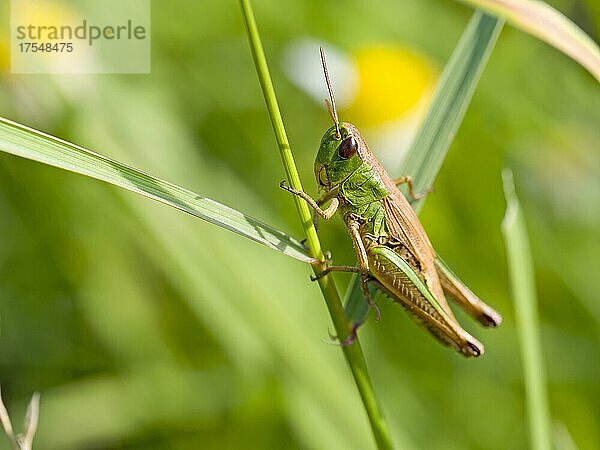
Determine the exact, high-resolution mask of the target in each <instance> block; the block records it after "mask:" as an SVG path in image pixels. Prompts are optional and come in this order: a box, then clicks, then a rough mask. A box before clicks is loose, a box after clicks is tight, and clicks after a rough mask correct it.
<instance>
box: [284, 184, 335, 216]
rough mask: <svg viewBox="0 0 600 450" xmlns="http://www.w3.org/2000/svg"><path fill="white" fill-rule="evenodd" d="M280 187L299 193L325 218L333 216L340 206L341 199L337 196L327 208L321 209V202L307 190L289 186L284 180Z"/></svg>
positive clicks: (295, 193)
mask: <svg viewBox="0 0 600 450" xmlns="http://www.w3.org/2000/svg"><path fill="white" fill-rule="evenodd" d="M279 187H281V189H284V190H286V191H288V192H291V193H292V194H294V195H297V196H298V197H300V198H301V199H303V200H304V201H305V202H306V203H308V205H309V206H310V207H311V208H312V209H314V210H315V212H316V213H317V214H318V215H319V216H321V217H322V218H323V219H325V220H329V219H331V216H333V215H334V214H335V212H336V211H337V209H338V206H340V201H339V200H338V199H337V198H334V199H332V200H331V204H330V205H329V206H328V207H327V208H326V209H321V207H320V206H319V204H318V203H317V202H316V201H315V200H314V199H313V198H312V197H311V196H310V195H308V194H307V193H306V192H303V191H299V190H298V189H294V188H293V187H290V186H287V185H286V184H285V181H282V182H281V183H279ZM324 197H325V196H324ZM319 200H321V199H319ZM326 200H327V199H324V200H322V202H325V201H326Z"/></svg>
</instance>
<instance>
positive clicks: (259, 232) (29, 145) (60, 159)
mask: <svg viewBox="0 0 600 450" xmlns="http://www.w3.org/2000/svg"><path fill="white" fill-rule="evenodd" d="M0 151H3V152H6V153H11V154H13V155H16V156H21V157H23V158H27V159H31V160H34V161H38V162H41V163H44V164H48V165H51V166H54V167H59V168H61V169H65V170H69V171H71V172H76V173H80V174H82V175H86V176H88V177H91V178H96V179H98V180H102V181H105V182H107V183H110V184H114V185H115V186H119V187H122V188H125V189H128V190H130V191H133V192H136V193H138V194H141V195H144V196H146V197H149V198H151V199H153V200H157V201H159V202H161V203H165V204H167V205H169V206H172V207H174V208H177V209H179V210H181V211H185V212H187V213H189V214H191V215H193V216H196V217H198V218H200V219H203V220H206V221H207V222H210V223H212V224H214V225H217V226H219V227H221V228H225V229H227V230H229V231H233V232H234V233H237V234H239V235H241V236H244V237H246V238H248V239H251V240H253V241H256V242H259V243H261V244H263V245H265V246H267V247H269V248H272V249H274V250H277V251H280V252H282V253H284V254H286V255H288V256H291V257H293V258H296V259H299V260H300V261H304V262H309V263H310V262H313V261H314V259H313V258H311V257H310V256H308V253H307V251H306V250H305V249H304V247H303V246H302V244H301V243H300V242H298V241H297V240H296V239H294V238H292V237H290V236H288V235H287V234H285V233H284V232H282V231H279V230H277V229H275V228H273V227H271V226H269V225H267V224H265V223H263V222H261V221H259V220H257V219H254V218H253V217H250V216H248V215H246V214H244V213H241V212H239V211H236V210H235V209H232V208H230V207H228V206H225V205H222V204H220V203H217V202H215V201H214V200H211V199H209V198H205V197H202V196H200V195H198V194H196V193H194V192H191V191H189V190H187V189H184V188H182V187H179V186H176V185H174V184H172V183H169V182H167V181H163V180H160V179H158V178H155V177H153V176H151V175H147V174H145V173H143V172H141V171H139V170H137V169H134V168H132V167H129V166H126V165H124V164H121V163H119V162H117V161H114V160H112V159H109V158H107V157H105V156H102V155H99V154H97V153H94V152H91V151H89V150H87V149H85V148H83V147H80V146H78V145H75V144H72V143H70V142H67V141H63V140H62V139H58V138H56V137H54V136H50V135H48V134H45V133H42V132H41V131H37V130H34V129H32V128H29V127H26V126H24V125H21V124H18V123H15V122H12V121H10V120H7V119H4V118H2V117H0Z"/></svg>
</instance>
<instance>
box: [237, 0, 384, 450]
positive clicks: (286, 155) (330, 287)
mask: <svg viewBox="0 0 600 450" xmlns="http://www.w3.org/2000/svg"><path fill="white" fill-rule="evenodd" d="M240 3H241V7H242V11H243V16H244V21H245V23H246V30H247V32H248V38H249V40H250V48H251V49H252V57H253V60H254V65H255V66H256V70H257V72H258V78H259V81H260V85H261V88H262V91H263V95H264V98H265V102H266V104H267V109H268V111H269V117H270V119H271V123H272V125H273V130H274V132H275V137H276V139H277V144H278V146H279V152H280V154H281V159H282V161H283V166H284V168H285V172H286V175H287V178H288V181H289V184H290V186H291V187H293V188H295V189H299V190H302V184H301V182H300V176H299V175H298V171H297V169H296V163H295V162H294V156H293V154H292V150H291V148H290V143H289V141H288V138H287V134H286V132H285V127H284V125H283V119H282V117H281V113H280V111H279V106H278V103H277V97H276V95H275V89H274V88H273V83H272V81H271V76H270V74H269V68H268V65H267V60H266V57H265V53H264V50H263V47H262V44H261V40H260V35H259V32H258V28H257V25H256V21H255V19H254V13H253V11H252V6H251V4H250V1H249V0H240ZM315 57H316V55H315ZM293 198H294V202H295V204H296V208H297V210H298V215H299V217H300V221H301V222H302V228H303V230H304V233H305V235H306V244H307V246H308V248H309V250H310V254H311V256H313V257H314V258H317V259H318V260H319V261H322V260H324V256H323V251H322V248H321V243H320V241H319V237H318V235H317V231H316V229H315V227H314V225H313V221H312V213H311V211H310V210H309V207H308V205H307V204H306V202H304V200H302V199H300V198H298V197H296V196H294V197H293ZM312 266H313V270H314V272H315V274H318V273H320V272H321V271H322V270H323V269H324V265H323V264H322V263H315V264H313V265H312ZM319 287H320V288H321V292H322V293H323V297H324V298H325V302H326V303H327V308H328V310H329V314H330V315H331V319H332V321H333V325H334V327H335V331H336V333H337V336H338V337H339V339H340V340H344V339H345V338H347V337H348V336H349V335H350V332H351V327H350V323H349V322H348V320H347V318H346V316H345V314H344V309H343V307H342V303H341V301H340V296H339V294H338V291H337V288H336V286H335V284H334V281H333V278H332V277H331V276H325V277H323V278H321V279H320V280H319ZM342 350H343V352H344V356H345V357H346V361H347V362H348V366H349V367H350V371H351V372H352V376H353V377H354V381H355V383H356V387H357V389H358V391H359V393H360V397H361V399H362V402H363V404H364V407H365V410H366V412H367V416H368V418H369V422H370V424H371V429H372V431H373V436H374V438H375V442H376V443H377V447H378V448H379V449H391V448H393V446H392V442H391V439H390V435H389V431H388V427H387V424H386V422H385V419H384V417H383V415H382V413H381V410H380V408H379V405H378V401H377V398H376V396H375V392H374V390H373V385H372V383H371V379H370V376H369V372H368V369H367V364H366V361H365V357H364V354H363V351H362V347H361V345H360V342H359V341H358V339H357V340H356V341H355V342H354V343H353V344H352V345H347V346H344V347H342Z"/></svg>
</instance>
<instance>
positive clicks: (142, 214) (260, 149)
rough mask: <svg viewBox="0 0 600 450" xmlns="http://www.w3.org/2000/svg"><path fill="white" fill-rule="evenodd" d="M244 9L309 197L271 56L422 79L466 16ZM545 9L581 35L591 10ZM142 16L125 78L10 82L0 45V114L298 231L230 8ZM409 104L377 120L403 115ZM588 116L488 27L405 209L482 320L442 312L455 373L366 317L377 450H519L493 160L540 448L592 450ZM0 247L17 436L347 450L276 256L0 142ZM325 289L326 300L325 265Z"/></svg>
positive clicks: (551, 71) (536, 58)
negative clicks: (431, 175)
mask: <svg viewBox="0 0 600 450" xmlns="http://www.w3.org/2000/svg"><path fill="white" fill-rule="evenodd" d="M7 3H8V2H3V3H2V5H1V6H0V16H1V18H2V20H3V23H5V24H8V18H9V5H8V4H7ZM253 3H254V6H255V13H256V16H257V21H258V25H259V27H260V31H261V34H262V38H263V42H264V45H265V49H266V52H267V57H268V59H269V62H270V65H271V70H272V74H273V77H274V83H275V87H276V90H277V92H278V97H279V101H280V103H281V106H282V110H283V111H282V112H283V115H284V119H285V120H286V124H287V129H288V133H289V136H290V140H291V143H292V148H293V150H294V151H295V155H296V158H297V163H298V166H299V169H300V170H301V175H302V178H303V181H304V183H305V186H306V187H307V190H308V191H309V192H310V193H312V194H315V193H316V189H315V185H314V180H313V175H312V163H313V158H314V155H315V152H316V149H317V146H318V143H319V140H320V137H321V135H322V133H323V131H324V130H325V129H326V128H327V127H328V126H329V118H328V116H327V114H326V113H325V112H324V108H323V107H322V104H320V103H319V102H317V101H315V100H314V99H313V98H312V97H311V96H310V95H309V94H308V93H307V92H306V91H305V90H303V89H301V88H299V87H298V85H297V84H295V83H294V82H293V81H292V78H293V77H290V76H289V72H290V70H289V67H286V56H285V55H287V54H289V51H290V48H291V47H290V46H291V45H292V43H293V42H295V41H297V40H298V39H312V40H316V41H317V42H323V43H326V44H327V45H331V46H333V47H336V48H338V49H339V51H340V52H341V53H344V54H346V55H347V57H348V58H349V60H352V58H353V56H352V55H356V54H357V53H356V52H359V51H360V52H367V54H368V50H369V48H379V46H381V45H382V44H385V45H387V46H398V48H403V49H404V48H410V49H411V52H412V57H414V58H416V59H417V60H420V61H422V62H423V61H426V63H425V62H424V63H423V64H425V65H426V66H427V67H429V69H430V72H429V75H424V76H431V77H432V78H431V81H430V84H431V83H434V82H435V77H436V76H437V75H436V74H438V73H439V71H440V70H441V69H442V68H443V66H444V64H445V62H446V61H447V59H448V57H449V55H450V54H451V52H452V49H453V47H454V45H455V44H456V42H457V40H458V38H459V37H460V34H461V32H462V30H463V29H464V27H465V26H466V24H467V22H468V20H469V17H470V15H471V13H472V11H471V10H470V9H469V8H466V7H464V6H462V5H460V4H457V3H455V2H452V1H450V0H445V1H442V0H419V1H408V0H402V1H400V0H374V1H371V2H360V1H355V0H349V1H346V2H320V1H316V0H313V1H299V0H298V1H293V0H290V1H287V2H285V4H284V5H282V3H281V2H276V1H272V0H256V1H254V2H253ZM550 3H551V4H553V5H554V6H556V7H557V8H559V9H560V10H561V11H563V12H564V13H565V14H567V15H568V16H569V17H570V18H571V19H573V20H574V21H576V22H577V23H578V24H579V25H580V26H581V27H583V28H584V29H585V30H586V31H587V32H588V33H589V34H590V35H591V36H592V37H593V38H594V39H596V40H598V39H599V38H600V34H599V30H600V4H599V3H598V2H597V1H595V0H560V1H553V2H550ZM152 7H153V9H152V73H151V74H150V75H89V76H87V75H63V76H60V75H35V76H34V75H20V76H17V75H11V74H10V71H9V66H8V59H7V55H6V53H5V52H4V53H3V51H2V49H4V48H6V46H7V41H6V40H7V35H6V33H4V32H2V33H1V34H0V70H1V72H0V115H2V116H4V117H8V118H10V119H12V120H15V121H18V122H21V123H24V124H26V125H29V126H32V127H35V128H38V129H41V130H44V131H46V132H48V133H51V134H54V135H57V136H59V137H61V138H64V139H67V140H69V141H72V142H76V143H78V144H81V145H83V146H85V147H87V148H90V149H92V150H94V151H97V152H99V153H102V154H105V155H108V156H111V157H114V158H116V159H118V160H120V161H122V162H125V163H128V164H131V165H133V166H135V167H138V168H140V169H142V170H145V171H147V172H149V173H152V174H153V175H156V176H159V177H161V178H164V179H167V180H170V181H173V182H175V183H177V184H179V185H182V186H185V187H188V188H190V189H192V190H194V191H196V192H198V193H201V194H203V195H206V196H208V197H211V198H213V199H216V200H218V201H221V202H223V203H225V204H228V205H230V206H232V207H234V208H237V209H239V210H241V211H244V212H247V213H249V214H251V215H253V216H255V217H259V218H261V219H264V220H265V221H266V222H267V223H270V224H273V225H276V226H278V227H279V228H281V229H283V230H287V231H289V232H291V233H292V234H294V235H296V236H299V235H300V227H299V224H298V220H297V216H296V212H295V209H294V207H293V203H292V201H291V199H290V197H289V196H288V195H287V194H286V193H284V192H282V191H281V190H280V189H279V188H278V186H277V185H278V183H279V181H280V180H281V179H283V177H284V174H283V170H282V167H281V163H280V160H279V156H278V151H277V148H276V144H275V140H274V138H273V133H272V130H271V127H270V123H269V119H268V116H267V113H266V110H265V107H264V102H263V99H262V96H261V93H260V89H259V85H258V81H257V77H256V73H255V69H254V66H253V64H252V61H251V57H250V51H249V46H248V43H247V39H246V36H245V34H244V27H243V23H242V19H241V14H240V10H239V6H238V4H237V2H235V1H229V2H223V1H216V0H204V1H202V2H186V1H180V0H176V1H170V2H166V1H162V2H159V1H154V2H153V3H152ZM3 29H5V30H8V26H6V27H3ZM316 57H317V54H316V53H315V58H316ZM385 68H386V66H384V65H382V69H381V71H384V70H385ZM388 75H390V74H388ZM391 75H394V74H391ZM318 76H319V77H320V74H319V75H318ZM397 76H398V77H403V76H404V74H397ZM334 78H335V75H334ZM399 79H401V78H399ZM318 80H319V82H320V79H318ZM419 80H420V81H419ZM419 80H417V81H413V84H411V83H410V82H407V83H399V84H400V86H399V87H398V89H399V92H397V93H395V94H394V95H399V96H400V97H402V95H403V92H404V91H405V92H406V94H405V95H406V96H411V95H412V96H414V92H415V90H416V91H417V92H419V93H421V92H422V93H423V96H422V97H419V98H420V99H421V100H420V101H421V102H426V99H427V93H428V92H429V91H428V88H427V83H428V81H427V80H425V81H423V79H422V78H421V79H419ZM334 83H335V81H334ZM340 84H341V82H340ZM424 86H425V87H424ZM363 88H364V89H367V92H368V89H371V88H372V87H369V86H367V87H365V86H360V89H363ZM374 95H375V94H374ZM357 101H358V100H357ZM393 101H394V97H393V96H391V97H390V102H393ZM417 109H418V108H417ZM403 114H404V113H403ZM416 114H417V116H416V117H418V113H416ZM409 116H410V114H409V113H406V114H404V115H403V116H401V117H400V119H399V122H398V123H400V124H401V125H400V126H405V127H407V128H408V129H410V127H411V126H413V127H414V125H411V120H416V119H414V117H413V118H412V119H411V118H410V117H409ZM354 117H356V116H354ZM346 118H349V119H352V118H353V116H352V108H351V107H350V108H349V109H348V117H346ZM368 119H369V118H368V117H367V118H366V119H364V120H368ZM374 121H375V120H374ZM599 124H600V90H599V89H598V84H597V82H596V81H594V80H593V78H592V77H591V76H590V75H589V74H588V73H587V72H585V71H584V70H583V69H581V68H580V67H579V66H578V65H577V64H576V63H574V62H573V61H571V60H570V59H568V58H567V57H566V56H564V55H562V54H560V53H559V52H558V51H556V50H554V49H552V48H550V47H548V46H546V45H545V44H543V43H540V42H539V41H537V40H535V39H534V38H532V37H530V36H528V35H525V34H524V33H522V32H519V31H516V30H514V29H512V28H510V27H505V29H504V30H503V32H502V35H501V36H500V39H499V41H498V44H497V46H496V48H495V50H494V52H493V54H492V56H491V58H490V61H489V64H488V67H487V68H486V70H485V73H484V75H483V77H482V80H481V83H480V85H479V87H478V89H477V91H476V94H475V96H474V99H473V103H472V105H471V107H470V108H469V110H468V112H467V115H466V118H465V121H464V123H463V125H462V126H461V129H460V131H459V133H458V136H457V137H456V140H455V142H454V144H453V146H452V148H451V151H450V154H449V156H448V158H447V160H446V162H445V164H444V166H443V168H442V171H441V173H440V176H439V177H438V179H437V181H436V183H435V190H436V192H435V193H434V194H431V195H430V196H429V199H428V202H427V204H426V206H425V208H424V210H423V213H422V220H423V223H424V225H425V228H426V229H427V230H428V232H429V234H430V237H431V239H432V241H433V243H434V245H435V246H436V248H437V250H438V252H439V253H440V254H441V255H442V256H443V257H444V259H445V260H446V261H447V262H448V263H449V264H451V266H452V267H453V268H454V269H455V271H456V272H457V273H459V274H460V275H461V277H462V278H463V280H465V281H466V282H467V283H468V284H469V286H470V287H471V288H472V289H473V290H474V291H475V292H477V293H478V294H479V295H480V296H481V297H482V298H484V299H485V300H486V301H488V303H490V304H491V305H493V306H494V307H496V308H497V309H498V310H499V311H500V312H501V313H502V314H503V315H504V318H505V322H504V324H503V325H502V326H501V327H500V328H499V329H497V330H483V329H481V328H480V327H478V326H477V325H476V324H474V322H473V321H471V320H470V319H469V318H467V317H465V315H464V314H462V313H461V312H458V318H459V319H460V320H461V322H462V323H463V324H464V325H465V328H467V329H468V330H469V331H471V332H472V333H473V334H474V335H476V336H477V337H479V338H480V340H481V341H483V342H484V344H485V345H486V354H485V356H484V357H482V358H480V359H478V360H466V359H463V358H462V357H460V356H459V355H457V354H455V353H454V352H452V351H449V350H447V349H445V348H443V347H441V346H440V345H439V344H437V342H435V341H434V340H433V339H431V338H430V337H429V336H427V335H426V334H425V333H423V332H422V331H421V330H420V329H418V328H417V327H416V326H415V325H414V324H413V323H412V322H411V321H410V319H409V318H408V317H407V316H406V314H405V313H404V312H403V311H402V310H401V309H400V308H399V307H398V306H397V305H394V304H391V303H389V302H385V301H384V302H382V303H381V309H382V315H383V317H382V320H381V321H380V322H379V323H375V322H374V321H372V320H371V321H369V322H368V323H367V325H365V326H364V327H363V328H362V330H361V337H362V339H363V345H364V347H365V353H366V356H367V360H368V363H369V365H370V368H371V371H372V377H373V381H374V385H375V390H376V393H377V394H378V396H379V397H380V399H381V401H382V403H383V408H384V411H385V414H386V416H387V419H388V421H389V425H390V427H391V431H392V434H393V438H394V441H395V442H396V444H397V445H398V447H399V448H418V449H507V448H511V449H520V448H527V446H528V440H527V422H526V418H525V404H524V390H523V379H522V371H521V363H520V356H519V353H518V345H517V337H516V335H515V326H514V315H513V307H512V305H511V302H510V298H509V294H508V277H507V270H506V261H505V256H504V250H503V245H502V241H501V235H500V229H499V227H500V222H501V219H502V216H503V214H504V207H505V205H504V199H503V194H502V185H501V178H500V172H501V170H502V168H503V167H505V166H510V167H512V168H513V169H514V171H515V176H516V181H517V186H518V190H519V195H520V198H521V201H522V203H523V207H524V209H525V212H526V215H527V220H528V227H529V232H530V236H531V240H532V247H533V252H534V261H535V264H536V272H537V273H536V275H537V287H538V292H539V300H540V304H539V309H540V315H541V323H542V330H541V331H542V342H543V347H544V356H545V358H546V365H547V371H548V382H549V386H548V388H549V395H550V407H551V413H552V418H553V426H554V432H555V434H556V438H557V441H558V442H559V443H560V448H564V449H567V448H574V447H572V443H573V442H574V443H575V444H576V445H577V446H578V447H579V448H582V449H594V448H600V328H599V325H600V297H599V293H600V289H599V288H598V286H597V284H596V283H597V278H598V275H599V274H600V240H599V239H598V230H599V229H600V156H599V155H600V152H599V151H600V127H599ZM357 125H358V126H359V127H361V123H360V122H358V123H357ZM365 134H366V137H367V140H371V139H372V141H377V140H378V139H379V138H378V136H380V134H381V133H380V130H379V131H378V130H377V126H376V125H374V124H369V127H367V128H366V129H365ZM402 139H403V138H401V137H399V138H398V145H399V147H400V146H402V145H404V144H403V142H402ZM375 150H376V151H377V148H375ZM395 175H400V174H395ZM321 235H322V238H323V242H324V245H325V246H326V248H328V249H330V250H331V251H332V253H333V255H334V258H335V261H336V262H339V263H341V264H353V262H354V261H355V257H354V255H353V249H352V246H351V244H350V240H349V239H348V237H347V235H346V232H345V231H344V229H343V226H342V223H341V221H340V220H339V219H336V220H333V221H331V223H330V224H322V225H321ZM0 236H2V239H1V242H0V381H1V383H2V390H3V395H4V398H5V401H6V403H7V405H8V407H9V410H10V411H11V413H12V415H13V417H14V420H15V422H17V428H20V422H21V418H22V417H23V414H24V409H25V406H26V403H27V401H28V399H29V397H30V395H31V393H32V392H33V391H35V390H39V391H40V392H41V395H42V400H41V418H40V428H39V432H38V435H37V437H36V441H35V443H34V448H38V449H178V450H179V449H182V450H183V449H198V448H202V449H221V448H232V449H233V448H235V449H266V448H273V449H275V448H276V449H296V448H302V449H338V448H339V449H367V448H373V442H372V438H371V433H370V430H369V428H368V424H367V421H366V417H365V414H364V412H363V409H362V406H361V404H360V402H359V399H358V394H357V393H356V391H355V389H354V385H353V382H352V380H351V377H350V374H349V372H348V370H347V367H346V365H345V362H344V360H343V357H342V353H341V351H340V349H339V348H338V347H337V346H336V345H330V344H329V337H328V330H329V329H330V328H331V327H330V325H329V321H328V315H327V312H326V308H325V305H324V302H323V299H322V297H321V296H320V293H319V290H318V288H317V286H315V285H314V284H312V283H310V282H309V280H308V276H309V268H308V267H307V266H305V265H303V264H302V263H299V262H297V261H295V260H292V259H290V258H287V257H286V256H284V255H281V254H276V253H274V252H272V251H270V250H268V249H266V248H264V247H261V246H259V245H256V244H253V243H251V242H249V241H246V240H244V239H242V238H240V237H238V236H235V235H233V234H231V233H228V232H226V231H224V230H222V229H219V228H216V227H213V226H211V225H209V224H206V223H204V222H201V221H198V220H196V219H194V218H192V217H191V216H187V215H185V214H182V213H180V212H177V211H175V210H172V209H170V208H167V207H165V206H163V205H159V204H156V203H153V202H151V201H149V200H147V199H144V198H141V197H139V196H136V195H135V194H133V193H129V192H124V191H122V190H119V189H117V188H113V187H110V186H108V185H106V184H103V183H100V182H97V181H93V180H90V179H87V178H84V177H81V176H78V175H74V174H69V173H66V172H63V171H60V170H58V169H54V168H50V167H46V166H43V165H40V164H37V163H33V162H30V161H25V160H22V159H18V158H15V157H13V156H9V155H5V154H0ZM337 280H338V285H339V286H340V287H341V288H342V289H343V286H345V284H346V283H347V281H348V280H349V277H347V276H344V275H343V274H342V275H340V276H339V277H338V278H337ZM4 448H8V446H7V444H6V443H5V442H4V441H3V440H2V439H0V449H4Z"/></svg>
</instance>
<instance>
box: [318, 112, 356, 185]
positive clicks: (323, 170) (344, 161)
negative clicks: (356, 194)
mask: <svg viewBox="0 0 600 450" xmlns="http://www.w3.org/2000/svg"><path fill="white" fill-rule="evenodd" d="M338 128H339V131H338ZM357 133H358V132H357V130H356V128H355V127H354V126H353V125H351V124H349V123H346V122H344V123H342V124H340V125H338V126H332V127H331V128H330V129H329V130H327V131H326V132H325V134H324V135H323V138H322V139H321V145H320V147H319V152H318V153H317V159H316V160H315V178H316V179H317V183H318V184H319V186H320V187H321V188H324V189H326V190H330V189H332V188H334V187H336V186H338V185H339V184H340V183H341V182H342V181H344V180H345V179H346V178H348V176H349V175H350V174H352V172H354V171H355V170H356V169H357V168H358V167H359V166H360V165H361V164H362V159H361V158H360V154H359V151H358V150H359V145H360V144H359V142H361V138H360V136H358V135H357Z"/></svg>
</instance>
